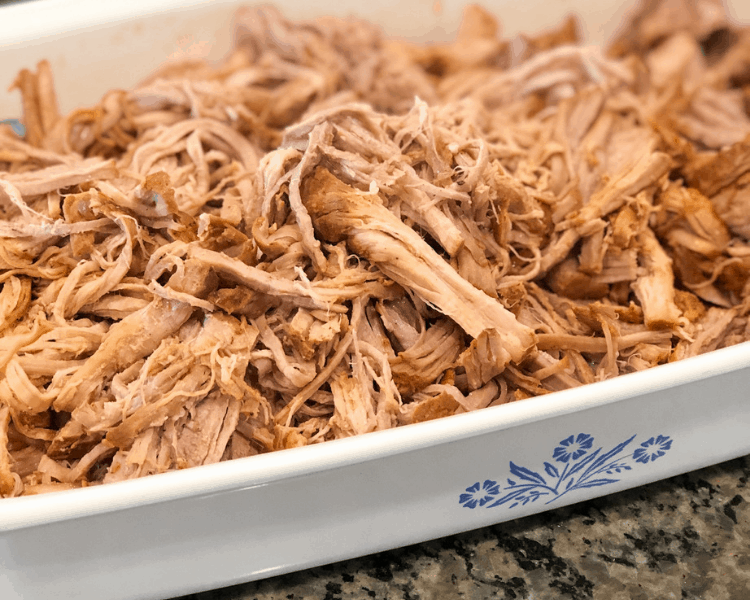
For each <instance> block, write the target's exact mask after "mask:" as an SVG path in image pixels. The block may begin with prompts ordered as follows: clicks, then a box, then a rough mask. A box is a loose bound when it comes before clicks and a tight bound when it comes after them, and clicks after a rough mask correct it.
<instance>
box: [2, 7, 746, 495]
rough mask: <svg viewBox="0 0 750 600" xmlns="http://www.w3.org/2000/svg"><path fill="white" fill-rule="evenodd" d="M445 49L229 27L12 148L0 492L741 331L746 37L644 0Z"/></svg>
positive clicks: (277, 436)
mask: <svg viewBox="0 0 750 600" xmlns="http://www.w3.org/2000/svg"><path fill="white" fill-rule="evenodd" d="M621 31H622V32H624V33H623V34H622V35H621V36H620V37H619V38H618V39H617V40H615V41H614V42H613V43H612V45H611V46H610V48H609V49H608V50H606V51H605V50H601V49H598V48H590V47H583V46H580V45H578V42H579V38H578V26H577V22H576V20H575V19H573V18H571V19H568V20H566V21H565V22H564V23H563V24H562V25H561V26H560V27H559V28H558V29H555V30H552V31H548V32H545V33H543V34H541V35H539V36H521V37H520V38H519V39H517V40H505V39H503V38H501V37H499V33H498V32H499V26H498V23H497V22H496V20H495V19H494V18H493V17H492V16H491V15H490V14H489V13H487V12H486V11H484V10H482V9H481V8H478V7H476V6H471V7H468V8H467V11H466V16H465V20H464V23H463V25H462V27H461V30H460V32H459V34H458V37H457V39H456V41H455V42H453V43H451V44H440V45H426V46H415V45H412V44H409V43H407V42H403V41H396V40H390V39H388V38H386V37H384V36H383V34H382V33H381V32H380V30H379V29H377V28H376V27H374V26H372V25H370V24H368V23H364V22H361V21H358V20H355V19H348V20H341V19H333V18H322V19H318V20H316V21H313V22H308V23H301V24H298V23H294V22H291V21H288V20H286V19H285V18H284V17H282V15H281V14H280V13H279V12H278V11H276V10H275V9H273V8H268V7H263V8H248V9H244V10H242V11H240V12H239V13H238V14H237V16H236V25H235V34H236V45H235V48H234V50H233V51H232V53H231V54H230V55H229V56H228V57H227V58H226V59H225V60H224V61H223V62H222V63H221V64H219V65H209V64H207V63H204V62H201V61H189V62H178V63H170V64H167V65H165V66H163V67H162V68H161V69H160V70H159V71H157V72H156V73H154V74H153V75H152V76H151V77H150V78H149V79H148V80H147V81H145V82H143V84H142V85H140V86H139V87H137V88H136V89H134V90H131V91H119V90H118V91H112V92H110V93H108V94H106V95H105V96H104V98H102V100H101V102H100V103H99V104H98V105H96V106H94V107H92V108H87V109H79V110H75V111H73V112H72V113H70V114H68V115H61V114H60V112H59V111H58V108H57V104H56V98H55V93H54V86H53V80H52V73H51V71H50V68H49V65H48V64H47V63H46V62H42V63H40V64H39V65H38V67H37V70H36V72H31V71H29V70H24V71H22V72H21V73H20V74H19V76H18V78H17V80H16V81H15V84H14V86H15V87H16V88H18V89H19V90H20V92H21V94H22V97H23V110H24V124H25V135H24V136H23V137H19V136H18V135H17V134H16V133H15V132H14V131H13V130H12V129H11V127H10V126H9V125H0V285H1V286H2V287H0V372H1V373H2V376H1V377H0V495H1V496H3V497H10V496H18V495H22V494H36V493H41V492H48V491H54V490H62V489H68V488H71V487H81V486H88V485H97V484H100V483H105V482H111V481H120V480H125V479H131V478H135V477H141V476H145V475H149V474H154V473H162V472H165V471H169V470H173V469H182V468H186V467H192V466H198V465H204V464H209V463H215V462H217V461H221V460H228V459H234V458H240V457H246V456H252V455H255V454H259V453H264V452H270V451H274V450H279V449H284V448H290V447H295V446H304V445H307V444H314V443H319V442H324V441H326V440H331V439H335V438H341V437H347V436H352V435H358V434H361V433H366V432H370V431H375V430H381V429H387V428H391V427H395V426H399V425H405V424H410V423H417V422H421V421H427V420H430V419H435V418H439V417H444V416H448V415H453V414H457V413H462V412H466V411H472V410H477V409H481V408H485V407H488V406H497V405H500V404H503V403H507V402H513V401H517V400H521V399H524V398H529V397H532V396H537V395H540V394H546V393H549V392H554V391H557V390H561V389H566V388H570V387H574V386H579V385H583V384H586V383H591V382H594V381H599V380H603V379H607V378H610V377H614V376H617V375H619V374H622V373H628V372H633V371H639V370H642V369H646V368H649V367H652V366H654V365H658V364H662V363H665V362H668V361H672V360H677V359H680V358H684V357H688V356H694V355H696V354H700V353H703V352H707V351H711V350H714V349H716V348H721V347H725V346H729V345H732V344H737V343H739V342H742V341H745V340H748V339H750V329H749V328H748V316H749V314H750V293H749V291H750V283H749V280H750V210H748V209H749V208H750V61H748V58H747V57H748V48H750V28H741V27H739V26H737V25H734V24H732V23H731V22H730V21H729V20H728V19H727V18H726V17H725V16H724V13H723V12H722V9H721V6H720V3H719V2H718V0H664V1H662V2H659V1H657V0H648V1H645V2H643V3H642V6H641V7H640V9H639V10H636V11H635V12H634V13H633V15H632V17H631V23H630V25H629V26H627V27H623V28H621Z"/></svg>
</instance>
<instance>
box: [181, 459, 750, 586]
mask: <svg viewBox="0 0 750 600" xmlns="http://www.w3.org/2000/svg"><path fill="white" fill-rule="evenodd" d="M748 477H750V456H745V457H743V458H739V459H736V460H732V461H729V462H725V463H722V464H720V465H716V466H713V467H708V468H706V469H701V470H699V471H694V472H692V473H688V474H686V475H680V476H677V477H673V478H671V479H667V480H664V481H659V482H657V483H653V484H651V485H647V486H644V487H639V488H636V489H633V490H628V491H625V492H622V493H619V494H614V495H611V496H605V497H603V498H598V499H596V500H591V501H589V502H583V503H580V504H576V505H573V506H569V507H565V508H561V509H558V510H552V511H549V512H545V513H542V514H539V515H534V516H532V517H528V518H525V519H520V520H517V521H511V522H509V523H501V524H499V525H494V526H492V527H486V528H483V529H478V530H475V531H471V532H468V533H463V534H459V535H454V536H450V537H447V538H443V539H439V540H435V541H431V542H426V543H423V544H416V545H413V546H408V547H406V548H401V549H398V550H393V551H390V552H383V553H380V554H375V555H372V556H367V557H364V558H359V559H354V560H349V561H345V562H341V563H337V564H333V565H328V566H324V567H319V568H315V569H310V570H307V571H302V572H299V573H291V574H288V575H282V576H279V577H274V578H271V579H267V580H263V581H258V582H254V583H248V584H244V585H238V586H234V587H229V588H225V589H222V590H215V591H211V592H205V593H202V594H193V595H190V596H184V597H183V598H181V599H180V600H297V599H302V598H304V599H307V600H336V599H341V600H344V599H350V598H363V599H369V598H374V599H388V600H391V599H393V600H401V599H403V600H438V599H440V600H449V599H453V598H466V599H471V600H480V599H484V598H501V599H509V600H510V599H513V600H521V599H524V600H525V599H528V600H532V599H533V600H542V599H547V598H550V599H552V598H555V599H557V598H559V599H561V600H585V599H588V598H605V599H607V600H652V599H659V600H661V599H671V598H687V599H689V600H735V599H737V600H743V599H746V598H750V549H749V548H748V539H750V520H748V516H749V515H750V511H749V509H748V498H750V492H749V491H748V488H747V484H748Z"/></svg>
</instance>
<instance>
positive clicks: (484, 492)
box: [458, 479, 500, 508]
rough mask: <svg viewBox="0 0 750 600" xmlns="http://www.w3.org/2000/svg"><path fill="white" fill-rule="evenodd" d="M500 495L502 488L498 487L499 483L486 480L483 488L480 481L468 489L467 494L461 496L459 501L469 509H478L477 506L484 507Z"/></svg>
mask: <svg viewBox="0 0 750 600" xmlns="http://www.w3.org/2000/svg"><path fill="white" fill-rule="evenodd" d="M499 493H500V486H499V485H497V481H492V480H490V479H485V481H484V483H483V484H482V486H481V487H480V486H479V482H478V481H477V482H476V483H475V484H474V485H471V486H469V487H467V488H466V492H465V493H463V494H461V496H460V497H459V499H458V501H459V503H461V504H463V505H464V506H465V507H467V508H476V507H477V505H478V506H484V505H485V504H487V503H488V502H489V501H490V500H492V499H493V498H494V497H495V496H497V495H498V494H499Z"/></svg>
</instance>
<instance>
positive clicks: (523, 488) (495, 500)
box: [458, 433, 673, 508]
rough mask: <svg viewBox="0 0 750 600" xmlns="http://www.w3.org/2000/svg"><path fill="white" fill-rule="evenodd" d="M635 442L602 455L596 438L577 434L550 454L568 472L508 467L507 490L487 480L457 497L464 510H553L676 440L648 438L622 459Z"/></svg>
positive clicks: (550, 467)
mask: <svg viewBox="0 0 750 600" xmlns="http://www.w3.org/2000/svg"><path fill="white" fill-rule="evenodd" d="M635 438H636V436H635V435H633V436H631V437H629V438H628V439H627V440H625V441H624V442H621V443H619V444H617V445H616V446H615V447H613V448H612V449H610V450H608V451H606V452H604V451H603V448H602V447H599V448H597V449H596V450H593V451H591V449H592V448H593V446H594V437H593V436H592V435H590V434H588V433H579V434H577V435H576V434H573V435H570V436H568V437H567V438H565V439H564V440H562V441H561V442H560V445H559V446H557V447H555V449H554V451H553V452H552V458H553V459H554V460H555V461H556V462H558V463H562V464H564V465H565V466H564V467H560V468H562V471H561V470H560V468H558V467H557V466H555V465H554V464H553V463H551V462H545V463H544V469H543V473H544V474H542V470H539V471H532V470H531V469H527V468H526V467H522V466H520V465H517V464H515V463H514V462H513V461H511V462H510V473H511V476H512V477H513V479H510V478H508V479H507V483H508V485H506V486H505V487H503V488H502V489H501V485H499V484H498V483H497V482H496V481H493V480H491V479H486V480H485V481H484V483H483V484H481V485H480V483H479V482H476V483H475V484H474V485H472V486H469V487H468V488H466V491H465V492H464V493H463V494H461V495H460V496H459V499H458V502H459V504H461V505H463V506H465V507H466V508H476V507H477V506H480V507H482V506H484V507H487V508H492V507H494V506H500V505H507V506H508V508H514V507H516V506H518V505H522V506H526V505H527V504H529V503H534V502H536V501H537V500H539V498H546V502H545V504H550V503H551V502H554V501H555V500H557V499H558V498H560V497H562V496H564V495H565V494H567V493H568V492H572V491H574V490H580V489H585V488H593V487H599V486H602V485H608V484H610V483H616V482H618V481H620V478H619V477H617V476H618V475H621V474H623V473H624V472H626V471H630V470H632V468H633V466H634V464H637V463H642V464H646V463H648V462H649V461H651V462H653V461H655V460H656V459H657V458H660V457H661V456H664V454H665V453H666V452H667V451H668V450H670V449H671V448H672V441H673V440H672V439H671V438H670V437H669V436H666V435H658V436H655V437H650V438H649V439H647V440H646V441H645V442H643V443H641V445H640V446H639V447H637V448H636V449H635V450H634V451H633V452H632V453H630V454H623V453H624V452H625V451H626V448H628V446H630V445H631V443H632V442H633V440H635Z"/></svg>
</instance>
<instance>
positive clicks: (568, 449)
mask: <svg viewBox="0 0 750 600" xmlns="http://www.w3.org/2000/svg"><path fill="white" fill-rule="evenodd" d="M593 445H594V438H593V437H592V436H590V435H589V434H588V433H579V434H578V436H572V435H571V436H569V437H567V438H565V439H564V440H563V441H562V442H560V445H559V446H558V447H557V448H555V451H554V453H553V454H552V458H554V459H555V460H556V461H557V462H561V463H566V462H568V461H569V460H570V459H571V458H572V459H573V460H578V459H579V458H581V457H582V456H583V455H584V454H586V452H587V451H588V450H591V446H593Z"/></svg>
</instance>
